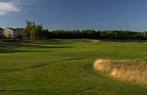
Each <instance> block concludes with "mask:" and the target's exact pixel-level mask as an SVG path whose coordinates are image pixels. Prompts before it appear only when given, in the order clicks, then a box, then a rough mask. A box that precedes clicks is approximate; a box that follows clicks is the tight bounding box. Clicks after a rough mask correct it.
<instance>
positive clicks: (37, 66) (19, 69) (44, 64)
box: [0, 63, 48, 73]
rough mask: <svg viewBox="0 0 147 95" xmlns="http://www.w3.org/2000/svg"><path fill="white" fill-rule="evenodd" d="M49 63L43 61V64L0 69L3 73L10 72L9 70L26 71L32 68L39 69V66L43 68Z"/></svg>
mask: <svg viewBox="0 0 147 95" xmlns="http://www.w3.org/2000/svg"><path fill="white" fill-rule="evenodd" d="M47 65H48V64H46V63H43V64H35V65H32V66H27V67H23V68H15V69H8V70H0V71H1V72H3V73H9V72H19V71H25V70H30V69H37V68H41V67H45V66H47Z"/></svg>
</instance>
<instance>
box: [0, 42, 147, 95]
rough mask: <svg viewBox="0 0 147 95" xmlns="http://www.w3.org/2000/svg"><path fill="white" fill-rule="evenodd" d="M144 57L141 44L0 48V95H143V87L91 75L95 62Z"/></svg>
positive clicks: (146, 48)
mask: <svg viewBox="0 0 147 95" xmlns="http://www.w3.org/2000/svg"><path fill="white" fill-rule="evenodd" d="M146 57H147V44H146V43H143V42H107V41H92V40H89V41H88V40H50V41H48V42H47V41H46V42H35V43H8V42H6V43H1V44H0V95H147V86H146V85H139V84H134V83H132V82H128V81H121V80H116V79H113V78H111V77H107V76H105V75H103V74H102V73H101V72H95V71H94V69H93V64H94V62H95V60H97V59H101V58H102V59H131V60H133V59H136V58H146Z"/></svg>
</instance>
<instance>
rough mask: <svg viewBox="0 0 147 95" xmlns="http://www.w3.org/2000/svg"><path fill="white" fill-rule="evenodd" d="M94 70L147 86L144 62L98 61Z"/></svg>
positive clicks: (146, 68)
mask: <svg viewBox="0 0 147 95" xmlns="http://www.w3.org/2000/svg"><path fill="white" fill-rule="evenodd" d="M94 69H95V70H96V71H101V72H104V73H106V74H109V75H110V76H112V77H114V78H117V79H122V80H128V81H135V82H137V83H142V84H147V64H146V61H145V60H137V59H136V60H106V59H98V60H96V62H95V63H94Z"/></svg>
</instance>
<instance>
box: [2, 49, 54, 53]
mask: <svg viewBox="0 0 147 95" xmlns="http://www.w3.org/2000/svg"><path fill="white" fill-rule="evenodd" d="M19 52H22V53H23V52H32V53H33V52H53V51H32V50H12V49H0V53H19Z"/></svg>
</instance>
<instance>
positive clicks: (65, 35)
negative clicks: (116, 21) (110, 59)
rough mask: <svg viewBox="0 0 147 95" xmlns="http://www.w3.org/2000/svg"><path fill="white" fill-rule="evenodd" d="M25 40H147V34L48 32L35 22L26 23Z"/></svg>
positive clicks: (86, 31) (75, 31)
mask: <svg viewBox="0 0 147 95" xmlns="http://www.w3.org/2000/svg"><path fill="white" fill-rule="evenodd" d="M25 38H26V39H29V40H32V41H33V40H45V39H46V40H47V39H106V40H107V39H112V40H113V39H116V40H124V39H128V40H129V39H132V40H147V32H134V31H121V30H107V31H96V30H48V29H44V28H43V25H37V24H36V23H35V22H30V21H27V22H26V27H25Z"/></svg>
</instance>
